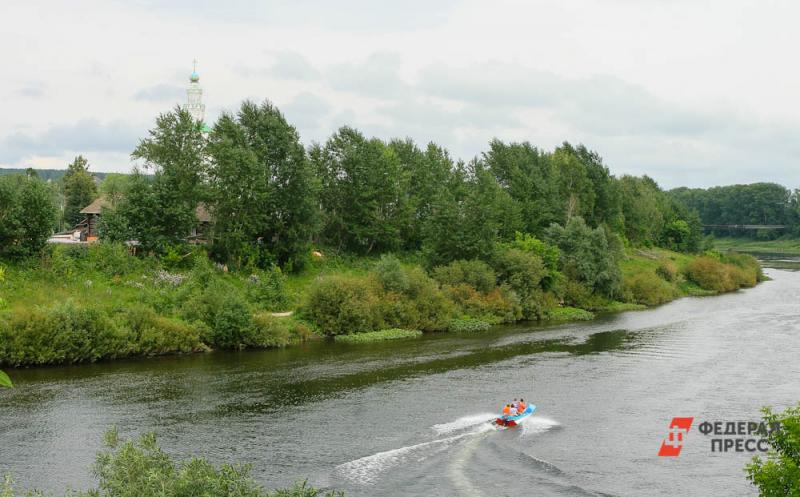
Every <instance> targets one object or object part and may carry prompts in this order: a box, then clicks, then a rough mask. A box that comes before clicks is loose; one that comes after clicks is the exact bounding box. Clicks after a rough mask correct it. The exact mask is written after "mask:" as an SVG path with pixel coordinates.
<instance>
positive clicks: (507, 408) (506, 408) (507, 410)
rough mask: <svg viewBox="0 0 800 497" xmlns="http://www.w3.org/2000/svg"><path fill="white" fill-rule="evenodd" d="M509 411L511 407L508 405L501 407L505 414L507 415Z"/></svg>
mask: <svg viewBox="0 0 800 497" xmlns="http://www.w3.org/2000/svg"><path fill="white" fill-rule="evenodd" d="M510 413H511V408H510V407H508V406H505V407H504V408H503V414H505V415H506V416H508V415H509V414H510Z"/></svg>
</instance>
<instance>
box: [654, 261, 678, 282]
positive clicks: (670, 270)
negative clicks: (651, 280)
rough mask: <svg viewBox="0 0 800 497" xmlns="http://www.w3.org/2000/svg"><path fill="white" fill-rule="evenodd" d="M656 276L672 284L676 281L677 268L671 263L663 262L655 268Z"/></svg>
mask: <svg viewBox="0 0 800 497" xmlns="http://www.w3.org/2000/svg"><path fill="white" fill-rule="evenodd" d="M656 274H657V275H658V276H659V277H660V278H661V279H663V280H664V281H668V282H670V283H673V282H675V281H676V280H677V279H678V267H677V266H675V264H674V263H673V262H672V261H669V260H664V261H661V264H659V265H658V267H657V268H656Z"/></svg>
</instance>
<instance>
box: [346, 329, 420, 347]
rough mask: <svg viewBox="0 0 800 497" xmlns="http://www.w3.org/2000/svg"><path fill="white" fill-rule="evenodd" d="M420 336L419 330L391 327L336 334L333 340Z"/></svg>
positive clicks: (365, 340)
mask: <svg viewBox="0 0 800 497" xmlns="http://www.w3.org/2000/svg"><path fill="white" fill-rule="evenodd" d="M421 336H422V332H421V331H419V330H401V329H398V328H392V329H389V330H380V331H370V332H367V333H354V334H352V335H336V336H335V337H334V340H335V341H336V342H337V343H373V342H383V341H386V340H402V339H406V338H418V337H421Z"/></svg>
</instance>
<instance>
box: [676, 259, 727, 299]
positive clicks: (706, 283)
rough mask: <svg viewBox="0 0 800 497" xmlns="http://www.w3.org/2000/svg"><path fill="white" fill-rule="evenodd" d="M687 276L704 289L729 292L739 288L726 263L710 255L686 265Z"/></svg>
mask: <svg viewBox="0 0 800 497" xmlns="http://www.w3.org/2000/svg"><path fill="white" fill-rule="evenodd" d="M686 276H687V277H688V278H689V280H691V281H693V282H694V283H697V285H699V286H700V288H703V289H704V290H712V291H715V292H729V291H731V290H736V289H737V288H738V285H737V283H736V282H735V281H734V280H733V278H731V274H730V271H729V269H728V268H727V267H726V266H725V264H723V263H722V262H720V261H718V260H717V259H714V258H712V257H709V256H703V257H698V258H696V259H694V260H693V261H691V262H690V263H689V264H688V265H687V266H686Z"/></svg>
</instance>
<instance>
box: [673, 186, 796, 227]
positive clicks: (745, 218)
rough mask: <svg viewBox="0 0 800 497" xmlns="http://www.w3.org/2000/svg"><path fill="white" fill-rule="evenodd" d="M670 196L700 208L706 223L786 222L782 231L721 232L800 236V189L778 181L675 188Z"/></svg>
mask: <svg viewBox="0 0 800 497" xmlns="http://www.w3.org/2000/svg"><path fill="white" fill-rule="evenodd" d="M669 196H670V197H672V198H673V199H675V200H676V201H678V202H679V203H681V204H683V205H685V206H686V207H688V208H689V209H692V210H695V211H697V213H698V214H699V216H700V219H701V220H702V222H703V224H707V225H742V224H751V225H784V226H786V227H787V228H786V229H785V230H783V231H776V230H760V231H737V230H730V229H726V228H714V229H712V230H710V231H711V232H713V233H715V234H719V235H728V236H729V235H740V236H741V235H744V236H751V237H756V238H762V239H770V238H776V237H778V236H780V235H782V234H790V235H795V236H797V235H800V190H797V189H795V190H794V191H790V190H789V189H788V188H785V187H784V186H781V185H778V184H776V183H753V184H749V185H729V186H715V187H712V188H707V189H703V188H686V187H681V188H675V189H673V190H670V191H669Z"/></svg>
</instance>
